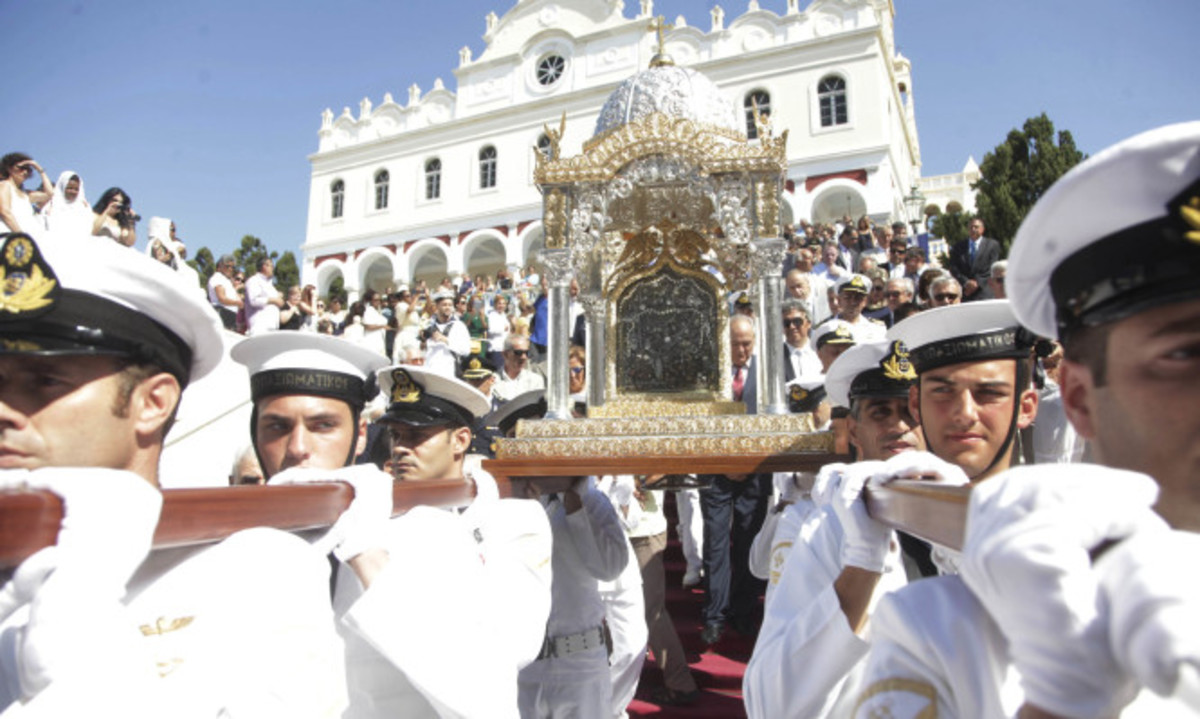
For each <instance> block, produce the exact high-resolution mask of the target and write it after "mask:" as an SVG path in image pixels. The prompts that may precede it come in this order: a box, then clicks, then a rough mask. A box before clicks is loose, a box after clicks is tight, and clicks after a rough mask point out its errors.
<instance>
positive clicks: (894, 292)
mask: <svg viewBox="0 0 1200 719" xmlns="http://www.w3.org/2000/svg"><path fill="white" fill-rule="evenodd" d="M883 295H884V297H903V296H904V293H903V292H900V291H898V290H892V291H890V292H884V293H883Z"/></svg>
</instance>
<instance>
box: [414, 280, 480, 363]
mask: <svg viewBox="0 0 1200 719" xmlns="http://www.w3.org/2000/svg"><path fill="white" fill-rule="evenodd" d="M432 300H433V304H434V308H435V310H434V316H433V318H432V319H430V320H429V324H428V325H426V326H425V329H424V330H423V331H422V332H421V340H422V341H423V342H424V343H425V367H426V368H428V369H429V370H430V371H431V372H436V373H437V374H440V375H442V376H444V377H453V376H454V373H455V371H456V370H457V369H458V363H459V361H460V360H461V359H462V358H463V357H466V356H467V355H469V354H471V333H470V332H468V331H467V326H466V325H465V324H464V323H463V321H462V320H460V319H459V318H458V317H456V316H455V315H454V293H453V292H452V291H450V290H440V291H438V292H436V293H435V294H434V295H433V298H432Z"/></svg>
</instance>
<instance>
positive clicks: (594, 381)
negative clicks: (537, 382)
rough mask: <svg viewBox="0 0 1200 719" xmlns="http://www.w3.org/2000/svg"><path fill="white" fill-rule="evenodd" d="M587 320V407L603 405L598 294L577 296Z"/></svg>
mask: <svg viewBox="0 0 1200 719" xmlns="http://www.w3.org/2000/svg"><path fill="white" fill-rule="evenodd" d="M579 301H580V302H581V303H582V304H583V314H584V316H585V317H586V318H587V393H588V407H589V408H591V407H599V406H600V405H602V404H604V372H605V369H606V365H605V362H606V361H607V360H606V358H605V348H604V347H605V342H604V298H603V297H601V296H600V295H598V294H587V295H585V294H582V293H580V295H579Z"/></svg>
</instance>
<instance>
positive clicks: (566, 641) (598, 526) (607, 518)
mask: <svg viewBox="0 0 1200 719" xmlns="http://www.w3.org/2000/svg"><path fill="white" fill-rule="evenodd" d="M542 503H543V504H544V505H545V508H546V509H545V511H546V514H547V515H548V516H549V518H550V527H551V529H552V530H553V532H554V552H553V566H554V586H553V601H552V604H551V609H550V619H549V620H548V621H547V622H546V634H545V641H544V643H543V646H542V650H541V652H540V653H539V654H538V659H537V661H535V662H533V663H532V664H530V665H529V666H527V667H525V668H524V669H522V670H521V675H520V705H521V717H522V718H523V719H534V718H543V717H551V718H554V719H560V718H561V719H565V718H566V717H573V718H577V719H609V717H611V716H612V681H611V678H610V674H609V667H608V655H609V651H610V648H611V645H612V642H611V639H610V638H609V636H608V629H607V627H606V626H605V623H604V603H603V602H602V601H601V599H600V592H599V590H598V588H597V581H612V580H614V579H616V578H617V577H618V576H620V574H621V571H622V570H623V569H625V567H626V566H627V565H628V563H629V549H628V547H629V540H628V539H627V538H626V537H625V531H624V530H623V529H622V528H621V523H620V520H619V519H618V518H617V513H616V510H614V509H613V506H612V504H610V503H609V501H608V498H606V497H605V496H604V494H602V493H601V492H600V491H599V490H597V489H595V488H594V487H592V486H591V485H590V483H589V479H588V478H587V477H582V478H580V479H579V480H577V482H576V483H575V485H573V486H572V487H571V488H570V489H568V490H567V491H565V492H563V493H562V495H561V496H550V497H544V498H543V499H542Z"/></svg>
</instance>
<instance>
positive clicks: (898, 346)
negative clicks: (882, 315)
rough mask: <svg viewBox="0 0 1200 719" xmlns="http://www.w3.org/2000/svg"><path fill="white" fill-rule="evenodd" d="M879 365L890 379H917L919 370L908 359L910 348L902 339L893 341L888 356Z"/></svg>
mask: <svg viewBox="0 0 1200 719" xmlns="http://www.w3.org/2000/svg"><path fill="white" fill-rule="evenodd" d="M879 366H880V368H882V369H883V376H884V377H886V378H888V379H891V380H896V381H904V380H908V381H914V380H916V379H917V372H916V370H914V369H913V366H912V363H911V362H909V360H908V348H907V347H905V346H904V343H903V342H901V341H900V340H896V341H895V342H893V343H892V346H891V349H890V350H889V351H888V354H887V357H884V358H883V360H882V361H881V362H880V363H879Z"/></svg>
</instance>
